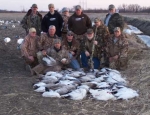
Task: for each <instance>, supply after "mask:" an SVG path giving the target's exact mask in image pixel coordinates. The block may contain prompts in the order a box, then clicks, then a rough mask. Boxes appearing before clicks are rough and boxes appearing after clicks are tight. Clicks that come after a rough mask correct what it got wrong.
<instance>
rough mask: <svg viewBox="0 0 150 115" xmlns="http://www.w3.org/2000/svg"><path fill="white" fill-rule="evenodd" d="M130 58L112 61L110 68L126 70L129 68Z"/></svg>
mask: <svg viewBox="0 0 150 115" xmlns="http://www.w3.org/2000/svg"><path fill="white" fill-rule="evenodd" d="M127 63H128V59H127V58H120V59H118V60H116V61H113V62H111V63H110V68H112V69H117V70H124V69H126V68H127Z"/></svg>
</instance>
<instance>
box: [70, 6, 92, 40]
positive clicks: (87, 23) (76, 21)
mask: <svg viewBox="0 0 150 115" xmlns="http://www.w3.org/2000/svg"><path fill="white" fill-rule="evenodd" d="M68 27H69V30H71V31H72V32H74V34H75V38H76V39H77V40H79V41H80V40H82V38H83V35H84V34H85V33H86V31H87V29H89V28H91V27H92V23H91V20H90V18H89V17H88V16H87V15H86V14H84V13H83V12H82V9H81V6H80V5H77V6H75V13H74V14H73V15H72V16H71V17H70V18H69V20H68Z"/></svg>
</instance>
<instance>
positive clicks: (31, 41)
mask: <svg viewBox="0 0 150 115" xmlns="http://www.w3.org/2000/svg"><path fill="white" fill-rule="evenodd" d="M38 39H39V36H36V37H34V38H33V37H31V36H30V35H27V36H26V37H25V40H24V42H23V43H22V45H21V55H22V57H23V59H24V60H25V62H26V64H29V65H30V66H31V67H34V66H35V65H37V64H38V60H37V56H36V53H37V52H38V47H37V41H38ZM29 56H33V57H34V61H33V62H32V61H31V60H29V58H28V57H29Z"/></svg>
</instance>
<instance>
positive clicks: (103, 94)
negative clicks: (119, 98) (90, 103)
mask: <svg viewBox="0 0 150 115" xmlns="http://www.w3.org/2000/svg"><path fill="white" fill-rule="evenodd" d="M89 92H90V93H91V95H92V96H93V98H95V99H96V100H104V101H107V100H110V99H112V100H115V99H116V98H115V97H114V96H113V95H112V94H111V93H110V90H108V89H105V90H93V89H90V90H89Z"/></svg>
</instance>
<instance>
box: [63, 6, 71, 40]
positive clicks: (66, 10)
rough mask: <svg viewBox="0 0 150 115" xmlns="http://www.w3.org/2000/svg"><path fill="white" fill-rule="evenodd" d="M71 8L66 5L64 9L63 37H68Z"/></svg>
mask: <svg viewBox="0 0 150 115" xmlns="http://www.w3.org/2000/svg"><path fill="white" fill-rule="evenodd" d="M69 17H70V16H69V9H68V8H66V7H64V8H63V9H62V18H63V21H64V22H63V26H62V30H61V31H62V39H65V38H66V35H67V32H68V19H69Z"/></svg>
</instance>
